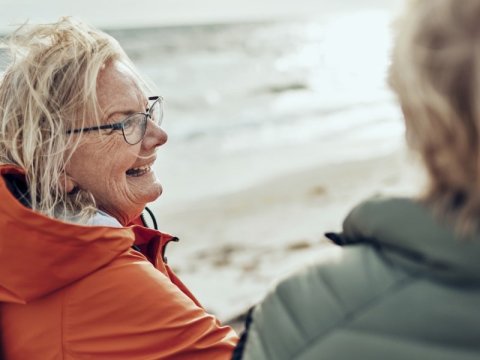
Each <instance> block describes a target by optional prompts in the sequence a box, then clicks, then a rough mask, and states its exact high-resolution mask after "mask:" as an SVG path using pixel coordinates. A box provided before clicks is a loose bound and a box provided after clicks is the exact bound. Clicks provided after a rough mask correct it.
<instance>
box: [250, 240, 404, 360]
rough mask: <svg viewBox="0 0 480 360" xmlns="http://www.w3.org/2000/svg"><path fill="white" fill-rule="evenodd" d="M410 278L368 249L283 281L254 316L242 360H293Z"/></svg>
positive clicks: (353, 248) (348, 252)
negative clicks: (403, 280) (406, 278)
mask: <svg viewBox="0 0 480 360" xmlns="http://www.w3.org/2000/svg"><path fill="white" fill-rule="evenodd" d="M405 277H406V275H405V273H404V272H403V271H400V270H398V269H395V268H394V267H391V266H390V265H389V264H388V263H387V262H386V261H385V260H384V259H383V258H382V257H381V256H379V254H378V252H377V251H376V250H375V249H374V248H372V247H369V246H360V245H357V246H350V247H348V248H346V249H342V250H340V255H339V257H338V258H336V259H333V260H330V261H329V262H328V263H322V264H315V265H312V266H309V267H307V268H306V269H304V270H303V271H301V272H299V273H296V274H294V275H293V276H291V277H289V278H287V279H285V280H283V281H281V282H280V283H279V284H278V285H277V286H276V287H275V288H274V289H273V290H272V291H271V292H270V293H269V295H267V297H266V298H265V300H264V301H263V302H262V303H261V304H259V305H258V306H257V307H256V309H255V310H254V312H253V321H252V322H251V325H250V328H249V330H248V338H247V342H246V345H245V348H244V354H243V359H279V360H280V359H292V358H295V356H296V355H298V354H299V353H300V352H303V351H305V350H306V349H307V348H308V346H310V345H312V343H315V342H318V341H321V339H322V338H324V337H325V336H326V335H327V334H328V333H329V332H331V331H332V330H333V329H335V328H336V327H337V326H339V325H340V324H342V323H345V322H348V321H349V319H350V318H351V317H353V316H355V315H356V314H357V313H358V312H360V311H361V309H362V308H363V307H367V306H368V304H369V303H371V302H372V301H374V300H375V299H377V298H379V297H382V296H384V295H385V294H387V293H388V292H389V290H390V289H391V288H392V287H395V285H396V284H398V283H399V282H401V281H402V279H404V278H405Z"/></svg>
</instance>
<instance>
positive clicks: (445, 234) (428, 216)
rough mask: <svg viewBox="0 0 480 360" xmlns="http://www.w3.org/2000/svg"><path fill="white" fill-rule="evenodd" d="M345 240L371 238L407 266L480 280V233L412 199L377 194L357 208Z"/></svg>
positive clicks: (442, 276)
mask: <svg viewBox="0 0 480 360" xmlns="http://www.w3.org/2000/svg"><path fill="white" fill-rule="evenodd" d="M327 237H329V238H330V239H332V240H333V241H334V242H336V243H338V244H340V245H343V244H356V243H370V244H373V245H374V246H376V247H377V248H379V249H381V250H382V254H384V256H385V257H387V258H388V260H389V261H392V262H393V263H395V264H397V265H400V266H403V267H406V268H407V270H410V271H414V272H417V273H421V274H423V275H425V276H429V277H434V278H437V279H439V280H444V281H453V282H455V283H457V284H460V283H465V284H474V283H478V284H480V234H479V233H475V234H473V235H471V236H468V237H461V236H459V235H458V234H456V233H455V232H454V228H453V225H452V223H451V222H448V221H442V219H440V218H437V217H435V216H434V215H433V213H432V211H431V210H430V209H429V208H427V207H426V206H425V205H422V204H421V203H419V202H417V201H414V200H412V199H407V198H382V197H376V198H373V199H371V200H368V201H366V202H364V203H362V204H360V205H359V206H357V207H355V208H354V209H353V210H352V211H351V213H350V214H349V215H348V216H347V218H346V219H345V221H344V224H343V233H342V234H327Z"/></svg>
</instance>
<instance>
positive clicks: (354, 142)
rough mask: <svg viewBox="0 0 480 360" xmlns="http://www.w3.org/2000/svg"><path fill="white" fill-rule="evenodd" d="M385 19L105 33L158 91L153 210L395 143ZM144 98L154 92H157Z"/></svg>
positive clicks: (363, 14)
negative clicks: (159, 189) (157, 194)
mask: <svg viewBox="0 0 480 360" xmlns="http://www.w3.org/2000/svg"><path fill="white" fill-rule="evenodd" d="M391 22H392V14H391V12H388V11H384V10H358V9H357V10H355V11H351V12H346V13H342V14H332V15H330V16H325V17H323V18H321V19H318V20H315V21H292V22H289V21H277V22H256V23H234V24H231V23H230V24H211V25H197V26H175V27H157V28H142V29H128V30H113V31H110V33H111V35H113V36H114V37H115V38H117V39H118V41H119V42H120V44H121V45H122V46H123V48H124V49H125V50H126V52H127V53H128V55H129V56H130V57H131V59H132V61H133V62H134V63H135V64H136V65H137V66H138V68H139V70H140V72H141V73H142V74H144V75H145V76H146V77H147V78H148V79H150V80H151V81H152V82H153V84H154V86H155V88H156V91H157V93H156V94H159V95H162V96H163V97H164V98H165V119H164V129H165V130H166V131H167V133H168V134H169V142H168V143H167V144H166V145H165V146H164V148H160V149H159V151H158V154H159V160H158V161H157V165H156V166H157V174H158V176H159V179H160V180H161V182H162V184H163V186H164V195H163V196H162V198H161V200H160V202H159V203H158V206H162V204H163V205H164V206H170V205H172V204H174V203H179V202H188V201H192V200H203V199H206V198H208V197H210V196H217V195H222V194H225V193H231V192H236V191H240V190H243V189H245V188H248V187H249V186H254V185H255V184H258V183H260V182H264V181H267V180H270V179H271V178H273V177H276V176H280V175H282V174H285V173H291V172H294V171H300V170H305V169H308V168H309V167H315V166H319V164H323V165H325V164H329V163H338V162H343V161H351V160H352V159H363V158H368V157H372V156H381V155H382V154H385V153H388V152H390V151H394V150H395V149H396V148H398V146H400V144H401V143H402V142H403V125H402V120H401V114H400V111H399V107H398V105H397V103H396V99H395V96H394V94H393V93H392V92H391V90H390V89H389V87H388V85H387V83H386V79H387V74H388V66H389V63H390V51H391V46H392V30H391ZM156 94H155V95H156Z"/></svg>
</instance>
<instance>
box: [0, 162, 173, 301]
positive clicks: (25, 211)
mask: <svg viewBox="0 0 480 360" xmlns="http://www.w3.org/2000/svg"><path fill="white" fill-rule="evenodd" d="M5 174H23V171H22V170H21V169H19V168H17V167H14V166H10V165H2V166H0V199H1V201H0V264H2V266H0V302H15V303H25V302H28V301H30V300H32V299H36V298H39V297H42V296H45V295H47V294H49V293H51V292H53V291H55V290H58V289H60V288H62V287H64V286H67V285H69V284H71V283H73V282H75V281H77V280H80V279H81V278H83V277H85V276H87V275H89V274H90V273H92V272H94V271H96V270H97V269H99V268H101V267H103V266H105V265H107V264H108V263H110V262H111V261H113V260H114V259H115V258H116V257H118V256H119V255H120V254H122V253H124V252H125V251H128V250H129V249H130V247H131V246H132V245H133V244H134V242H135V243H139V244H146V243H149V242H153V243H157V244H158V246H157V248H162V247H163V246H164V245H165V243H166V242H168V241H169V240H171V238H172V237H171V236H168V235H165V234H161V233H160V232H158V231H156V230H152V229H147V228H145V227H142V226H139V225H132V226H129V227H120V228H115V227H106V226H83V225H77V224H73V223H67V222H63V221H59V220H56V219H52V218H49V217H47V216H44V215H42V214H40V213H37V212H34V211H32V210H31V209H29V208H27V207H25V206H23V205H22V204H21V203H20V202H19V201H18V200H17V199H16V198H15V197H14V196H13V195H12V193H11V192H10V190H9V189H8V188H7V185H6V183H5V181H4V179H3V175H5ZM154 256H155V254H154Z"/></svg>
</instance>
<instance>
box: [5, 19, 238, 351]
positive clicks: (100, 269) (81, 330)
mask: <svg viewBox="0 0 480 360" xmlns="http://www.w3.org/2000/svg"><path fill="white" fill-rule="evenodd" d="M9 43H10V46H9V48H10V51H11V54H12V61H11V63H10V65H9V66H8V67H7V69H6V71H5V72H4V73H3V75H2V78H1V80H0V304H1V305H0V311H1V312H0V319H1V322H0V324H1V327H0V330H1V346H2V348H3V349H2V350H3V356H4V358H5V359H7V360H17V359H18V360H25V359H42V360H44V359H108V360H112V359H116V360H119V359H145V360H146V359H149V360H150V359H209V360H210V359H227V358H230V357H231V353H232V350H233V348H234V346H235V344H236V342H237V336H236V334H235V333H234V332H233V330H232V329H231V328H230V327H222V326H220V324H219V322H218V321H217V320H216V319H215V318H214V317H213V316H212V315H209V314H207V313H206V312H205V310H204V309H203V308H202V307H201V305H200V304H199V303H198V301H197V300H196V299H195V297H194V296H193V295H192V294H191V293H190V292H189V291H188V289H187V288H186V287H185V286H184V285H183V284H182V283H181V282H180V280H179V279H178V278H177V277H176V276H175V274H174V273H173V272H172V270H171V269H170V268H169V267H168V265H166V264H165V262H164V261H163V255H164V252H165V247H166V245H167V243H168V242H170V241H172V240H176V239H175V238H174V237H172V236H170V235H167V234H163V233H160V232H159V231H157V230H155V229H150V228H147V227H146V226H145V224H144V222H143V217H142V216H141V214H142V211H143V210H144V209H145V205H146V204H147V203H149V202H152V201H154V200H155V199H157V198H158V197H159V196H160V194H161V192H162V187H161V185H160V184H159V182H158V180H157V178H156V176H155V174H154V173H153V171H152V169H151V167H152V165H153V163H154V161H155V153H156V150H157V148H158V147H160V146H161V145H163V144H164V143H165V142H166V141H167V135H166V133H165V132H164V131H163V130H162V129H161V127H160V125H161V120H162V115H163V113H162V98H161V97H158V96H150V97H149V96H147V93H148V92H147V91H148V89H147V87H146V85H145V82H143V81H142V80H141V78H140V77H139V75H137V73H136V71H135V70H134V67H133V65H131V63H130V61H129V59H128V57H127V56H126V54H125V53H124V51H123V50H122V49H121V48H120V46H119V45H118V43H117V42H116V41H115V40H114V39H113V38H112V37H110V36H109V35H107V34H105V33H103V32H101V31H99V30H96V29H94V28H92V27H89V26H87V25H85V24H83V23H81V22H79V21H76V20H73V19H69V18H64V19H61V20H60V21H58V22H57V23H54V24H47V25H33V26H29V25H25V26H23V27H21V28H20V29H18V30H17V31H16V32H15V33H13V35H11V36H10V37H9ZM148 95H152V94H148Z"/></svg>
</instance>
